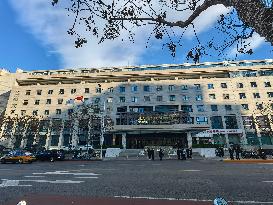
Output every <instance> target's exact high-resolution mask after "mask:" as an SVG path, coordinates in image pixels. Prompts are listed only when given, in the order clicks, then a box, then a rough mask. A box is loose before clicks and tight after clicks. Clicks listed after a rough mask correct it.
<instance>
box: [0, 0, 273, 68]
mask: <svg viewBox="0 0 273 205" xmlns="http://www.w3.org/2000/svg"><path fill="white" fill-rule="evenodd" d="M221 9H222V10H223V11H226V10H225V8H222V7H219V8H218V9H217V10H221ZM212 12H215V9H214V10H210V11H208V13H207V14H204V15H206V18H205V19H208V21H210V22H209V23H208V25H207V28H206V27H205V26H204V20H203V19H204V18H203V17H201V18H200V19H198V20H197V21H198V22H197V26H198V24H199V26H200V27H202V28H200V29H199V30H200V31H199V33H198V36H199V38H200V39H201V40H202V42H206V41H207V40H209V38H210V37H211V36H212V35H213V34H216V33H215V29H213V27H214V23H215V22H214V21H215V20H214V19H215V16H216V15H217V14H215V15H214V14H213V13H212ZM64 16H66V13H65V11H64V10H63V8H61V7H57V8H54V7H52V6H51V5H50V1H49V0H1V1H0V25H1V38H0V45H1V50H0V68H6V69H8V70H10V71H12V72H14V71H15V70H16V68H22V69H24V70H37V69H60V68H66V67H73V68H75V67H101V66H110V65H125V66H126V65H141V64H166V63H184V62H186V59H185V55H186V52H187V51H188V50H190V48H191V47H192V46H193V45H194V43H196V39H195V38H194V36H193V35H192V34H191V33H190V32H188V34H187V35H185V37H184V38H183V41H182V47H179V48H178V50H177V54H176V57H175V58H173V57H172V56H171V55H170V53H169V52H168V51H167V49H162V41H158V40H154V39H152V40H151V41H150V42H149V43H148V48H145V46H146V44H145V42H146V41H147V37H148V36H149V31H147V30H140V31H137V33H136V41H135V43H131V42H129V41H126V42H121V41H120V40H117V41H115V42H112V41H107V42H105V43H103V44H99V45H98V44H97V42H96V41H95V40H89V43H88V45H86V46H85V47H84V48H80V49H76V48H74V47H73V46H74V40H75V39H73V38H71V37H69V36H68V35H67V34H66V30H67V29H68V27H69V25H70V23H71V22H70V20H71V19H69V18H64ZM145 32H146V33H145ZM143 33H145V34H143ZM216 36H217V34H216ZM218 40H220V38H219V39H218ZM251 40H252V41H253V48H254V54H253V55H240V56H239V58H238V59H268V58H273V53H272V47H271V46H270V44H269V43H264V41H263V40H262V39H261V38H260V37H259V36H258V35H256V36H255V37H254V38H253V39H251ZM232 52H234V48H233V49H232V48H230V49H229V50H227V53H228V55H231V57H232ZM219 60H224V59H218V58H217V57H215V56H213V57H204V58H202V59H201V61H203V62H204V61H219Z"/></svg>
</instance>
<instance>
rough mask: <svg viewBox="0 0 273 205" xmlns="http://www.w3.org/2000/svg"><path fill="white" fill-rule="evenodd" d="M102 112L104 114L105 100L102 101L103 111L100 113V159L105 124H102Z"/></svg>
mask: <svg viewBox="0 0 273 205" xmlns="http://www.w3.org/2000/svg"><path fill="white" fill-rule="evenodd" d="M104 114H105V100H104V101H103V112H102V114H101V135H100V136H101V137H100V159H102V145H103V142H104V131H105V130H104V129H105V125H104Z"/></svg>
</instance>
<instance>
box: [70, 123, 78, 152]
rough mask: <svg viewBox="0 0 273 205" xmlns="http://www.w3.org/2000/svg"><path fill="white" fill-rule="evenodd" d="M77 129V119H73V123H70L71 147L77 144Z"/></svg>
mask: <svg viewBox="0 0 273 205" xmlns="http://www.w3.org/2000/svg"><path fill="white" fill-rule="evenodd" d="M78 129H79V120H78V119H74V123H73V125H72V149H73V148H76V147H77V146H78V142H79V136H78Z"/></svg>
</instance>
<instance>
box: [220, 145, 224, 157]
mask: <svg viewBox="0 0 273 205" xmlns="http://www.w3.org/2000/svg"><path fill="white" fill-rule="evenodd" d="M220 153H221V157H224V156H225V151H224V148H223V147H220Z"/></svg>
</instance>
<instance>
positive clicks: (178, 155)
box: [176, 147, 181, 159]
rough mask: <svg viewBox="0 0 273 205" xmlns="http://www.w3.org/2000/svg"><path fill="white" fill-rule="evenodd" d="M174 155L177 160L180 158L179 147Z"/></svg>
mask: <svg viewBox="0 0 273 205" xmlns="http://www.w3.org/2000/svg"><path fill="white" fill-rule="evenodd" d="M176 154H177V159H180V156H181V150H180V147H178V148H177V151H176Z"/></svg>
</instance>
